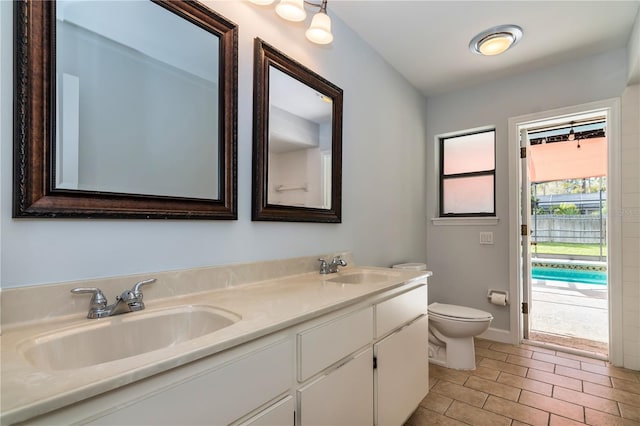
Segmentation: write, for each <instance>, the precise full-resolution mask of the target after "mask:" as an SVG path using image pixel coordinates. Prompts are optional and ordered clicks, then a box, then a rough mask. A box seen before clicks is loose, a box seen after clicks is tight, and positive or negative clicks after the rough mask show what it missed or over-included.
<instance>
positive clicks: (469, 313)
mask: <svg viewBox="0 0 640 426" xmlns="http://www.w3.org/2000/svg"><path fill="white" fill-rule="evenodd" d="M428 312H429V315H430V316H434V317H437V318H442V319H451V320H455V321H463V322H467V321H468V322H477V321H487V320H491V319H493V315H491V314H490V313H489V312H485V311H481V310H480V309H474V308H469V307H467V306H459V305H449V304H446V303H437V302H436V303H432V304H430V305H429V306H428Z"/></svg>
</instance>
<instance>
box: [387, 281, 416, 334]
mask: <svg viewBox="0 0 640 426" xmlns="http://www.w3.org/2000/svg"><path fill="white" fill-rule="evenodd" d="M426 313H427V286H426V285H423V286H421V287H418V288H415V289H413V290H410V291H408V292H406V293H403V294H401V295H399V296H396V297H394V298H392V299H389V300H385V301H384V302H382V303H379V304H377V305H376V338H379V337H382V336H384V335H385V334H387V333H388V332H390V331H391V330H394V329H396V328H398V327H400V326H401V325H403V324H406V323H408V322H409V321H411V320H413V319H415V318H418V317H419V316H420V315H423V314H426Z"/></svg>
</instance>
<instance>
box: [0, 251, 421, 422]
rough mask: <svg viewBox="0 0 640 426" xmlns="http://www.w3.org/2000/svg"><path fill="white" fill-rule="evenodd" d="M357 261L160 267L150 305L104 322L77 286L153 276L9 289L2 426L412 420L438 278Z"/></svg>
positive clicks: (118, 287)
mask: <svg viewBox="0 0 640 426" xmlns="http://www.w3.org/2000/svg"><path fill="white" fill-rule="evenodd" d="M346 258H347V260H348V263H349V266H346V267H341V268H340V270H339V271H338V272H335V273H323V274H320V273H319V272H318V269H319V268H318V266H319V265H318V261H317V257H313V258H297V259H287V260H279V261H270V262H260V263H253V264H240V265H231V266H225V267H211V268H201V269H195V270H188V271H175V272H163V273H158V274H154V275H153V277H154V278H156V281H155V282H154V283H152V284H149V285H146V286H145V287H144V296H145V298H144V303H145V304H146V306H145V307H144V309H143V310H138V311H135V312H128V313H126V314H122V315H114V316H106V317H104V318H99V319H87V318H86V316H87V308H88V306H89V297H85V296H82V295H76V294H71V293H70V290H72V289H74V288H76V287H79V286H82V287H85V286H87V285H90V286H91V287H96V288H97V287H99V288H101V289H102V291H103V292H104V294H106V295H112V294H119V293H120V292H121V291H122V290H123V289H124V288H130V287H131V286H132V285H133V283H135V282H136V281H140V280H144V279H147V278H150V277H149V276H135V277H118V278H110V279H100V280H94V281H92V282H91V283H63V284H56V285H47V286H38V287H30V288H16V289H7V290H4V291H3V293H2V297H3V303H2V305H3V312H2V315H3V318H2V320H3V321H2V327H3V329H2V336H1V337H0V339H1V346H2V349H1V351H2V352H1V357H2V365H1V368H2V370H1V378H2V389H1V390H2V392H1V402H2V404H1V407H2V413H1V417H0V419H1V423H2V424H3V425H5V424H7V425H8V424H16V423H21V422H25V424H47V425H51V424H96V425H98V424H109V425H115V424H154V425H157V424H181V425H186V424H212V425H223V424H243V425H276V424H277V425H287V424H288V425H305V424H314V425H317V424H331V425H338V424H343V425H365V424H366V425H372V424H378V425H398V424H402V422H404V421H405V420H406V419H407V417H408V416H409V415H410V414H411V413H412V412H413V411H414V410H415V408H416V407H417V405H418V404H419V402H420V401H421V400H422V398H424V396H425V395H426V393H427V391H428V356H427V336H428V332H427V321H428V320H427V315H426V313H427V277H428V276H429V275H430V273H429V272H417V271H407V270H398V269H388V268H374V267H360V266H353V265H352V261H351V258H350V256H349V255H348V254H347V256H346ZM325 272H327V271H325ZM136 287H138V286H136ZM125 293H127V292H125ZM123 294H124V293H123ZM139 298H140V301H141V300H142V295H139ZM26 299H30V300H35V301H36V303H35V304H36V305H38V306H37V307H36V308H35V309H26V310H25V309H20V305H22V306H23V307H24V306H25V305H24V303H26V302H25V300H26ZM92 301H93V299H92ZM118 303H119V302H118Z"/></svg>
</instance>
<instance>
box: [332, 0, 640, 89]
mask: <svg viewBox="0 0 640 426" xmlns="http://www.w3.org/2000/svg"><path fill="white" fill-rule="evenodd" d="M639 8H640V0H627V1H619V0H608V1H590V0H582V1H540V0H539V1H515V0H512V1H455V0H448V1H431V0H414V1H399V0H395V1H391V0H387V1H379V0H378V1H376V0H368V1H364V0H361V1H354V0H329V2H328V13H329V14H330V15H334V16H338V17H339V18H340V19H341V20H342V21H344V22H345V23H346V24H347V25H348V26H349V27H351V28H352V29H353V30H354V31H355V32H356V33H358V34H359V35H360V36H361V37H362V38H363V39H364V40H365V41H367V42H368V43H369V44H370V45H371V46H372V47H373V48H374V49H375V50H377V51H378V52H379V53H380V55H382V57H383V58H385V59H386V60H387V62H389V63H390V64H391V65H392V66H393V67H394V68H396V69H397V70H398V71H399V72H400V73H401V74H402V75H404V76H405V78H406V79H407V80H409V82H411V84H413V85H414V86H415V87H416V88H418V89H419V90H420V91H421V92H422V93H423V94H424V95H425V96H433V95H438V94H442V93H445V92H449V91H453V90H457V89H461V88H464V87H470V86H474V85H478V84H481V83H486V82H489V81H492V80H496V79H500V78H505V77H508V76H511V75H515V74H519V73H523V72H526V71H530V70H534V69H537V68H542V67H547V66H551V65H554V64H558V63H561V62H564V61H568V60H573V59H577V58H580V57H586V56H590V55H594V54H598V53H602V52H604V51H607V50H611V49H616V48H623V47H626V46H627V43H628V41H629V37H630V35H631V30H632V28H633V24H634V21H635V19H636V16H637V15H638V10H639ZM502 24H515V25H519V26H520V27H522V29H523V31H524V36H523V38H522V40H521V41H520V42H519V43H518V44H517V45H516V46H515V47H514V48H512V49H511V50H509V51H507V52H506V53H504V54H502V55H499V56H493V57H483V56H480V55H477V54H474V53H471V52H470V51H469V48H468V46H469V41H470V40H471V39H472V38H473V37H474V36H475V35H476V34H477V33H479V32H481V31H483V30H485V29H488V28H491V27H495V26H497V25H502ZM334 43H340V40H339V39H337V38H336V39H335V40H334Z"/></svg>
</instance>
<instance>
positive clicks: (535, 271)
mask: <svg viewBox="0 0 640 426" xmlns="http://www.w3.org/2000/svg"><path fill="white" fill-rule="evenodd" d="M531 276H532V278H534V279H538V280H552V281H566V282H571V283H585V284H598V285H607V272H606V271H590V270H584V269H566V268H543V267H539V266H534V267H533V268H532V269H531Z"/></svg>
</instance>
